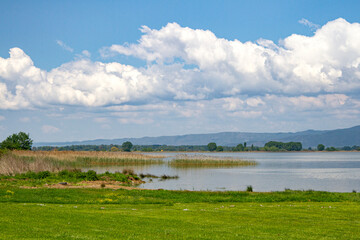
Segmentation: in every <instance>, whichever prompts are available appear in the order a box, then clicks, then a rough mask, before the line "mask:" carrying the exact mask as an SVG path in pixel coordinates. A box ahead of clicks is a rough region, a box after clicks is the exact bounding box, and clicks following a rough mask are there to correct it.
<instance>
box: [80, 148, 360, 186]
mask: <svg viewBox="0 0 360 240" xmlns="http://www.w3.org/2000/svg"><path fill="white" fill-rule="evenodd" d="M161 154H163V155H164V156H166V157H167V158H166V159H165V161H167V160H169V159H171V157H173V156H175V155H176V154H177V153H161ZM186 154H188V155H195V154H203V155H212V156H227V157H228V156H230V157H236V158H242V159H247V160H255V161H257V162H258V165H257V166H251V167H235V168H185V169H184V168H172V167H168V166H167V164H163V165H152V166H131V167H129V166H127V167H126V168H132V169H134V171H135V172H136V173H151V174H154V175H163V174H166V175H178V176H179V179H173V180H166V181H160V180H157V179H153V181H152V182H149V179H145V181H146V182H147V183H145V184H142V185H141V186H140V187H141V188H148V189H159V188H162V189H172V190H180V189H182V190H211V191H228V190H245V189H246V187H247V186H248V185H251V186H253V189H254V191H281V190H284V189H285V188H289V189H294V190H308V189H313V190H322V191H333V192H351V191H353V190H356V191H360V152H332V153H328V152H316V153H262V152H261V153H246V152H244V153H205V154H204V153H186ZM156 155H159V153H156ZM123 168H124V167H114V166H111V167H92V168H91V169H93V170H95V171H97V172H99V173H101V172H105V171H111V172H115V171H122V169H123ZM85 170H87V169H85Z"/></svg>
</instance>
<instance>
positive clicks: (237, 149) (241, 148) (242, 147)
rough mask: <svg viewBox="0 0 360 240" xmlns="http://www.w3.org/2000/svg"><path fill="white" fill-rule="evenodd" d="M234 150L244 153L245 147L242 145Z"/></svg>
mask: <svg viewBox="0 0 360 240" xmlns="http://www.w3.org/2000/svg"><path fill="white" fill-rule="evenodd" d="M233 150H234V151H236V152H241V151H244V146H243V145H242V144H241V143H240V144H238V145H237V146H236V147H235V148H234V149H233Z"/></svg>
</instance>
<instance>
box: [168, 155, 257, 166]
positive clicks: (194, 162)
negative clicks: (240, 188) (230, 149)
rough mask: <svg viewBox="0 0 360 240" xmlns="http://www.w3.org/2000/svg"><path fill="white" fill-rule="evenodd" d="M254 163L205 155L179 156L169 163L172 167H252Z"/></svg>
mask: <svg viewBox="0 0 360 240" xmlns="http://www.w3.org/2000/svg"><path fill="white" fill-rule="evenodd" d="M256 164H257V163H256V162H255V161H250V160H244V159H238V158H232V157H214V156H206V155H185V154H179V155H176V156H175V158H174V159H173V160H171V161H169V165H170V166H172V167H241V166H254V165H256Z"/></svg>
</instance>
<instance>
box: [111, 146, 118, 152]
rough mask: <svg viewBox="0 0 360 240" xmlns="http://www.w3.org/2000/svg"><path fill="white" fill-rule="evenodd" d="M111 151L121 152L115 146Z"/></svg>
mask: <svg viewBox="0 0 360 240" xmlns="http://www.w3.org/2000/svg"><path fill="white" fill-rule="evenodd" d="M110 151H111V152H117V151H119V149H118V148H117V147H115V146H113V147H111V149H110Z"/></svg>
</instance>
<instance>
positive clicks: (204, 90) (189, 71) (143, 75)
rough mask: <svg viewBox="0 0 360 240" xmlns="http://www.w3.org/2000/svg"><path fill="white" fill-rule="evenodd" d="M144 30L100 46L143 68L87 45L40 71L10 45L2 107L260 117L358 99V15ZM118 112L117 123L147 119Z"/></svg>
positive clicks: (1, 78)
mask: <svg viewBox="0 0 360 240" xmlns="http://www.w3.org/2000/svg"><path fill="white" fill-rule="evenodd" d="M305 20H306V19H305ZM305 20H301V22H302V23H303V24H306V25H308V26H310V25H311V24H310V22H309V21H305ZM141 32H142V33H143V35H142V37H141V38H140V39H139V41H138V42H137V43H133V44H131V43H130V44H124V45H112V46H110V47H107V48H104V49H102V53H104V54H105V53H107V54H122V55H128V56H133V57H136V58H139V59H143V60H146V61H147V64H146V65H145V66H143V67H134V66H130V65H125V64H121V63H117V62H110V63H103V62H93V61H91V60H90V59H89V58H88V57H90V53H88V52H86V51H84V52H83V53H82V55H83V56H84V57H81V58H75V60H74V61H72V62H68V63H65V64H63V65H61V66H59V67H57V68H54V69H52V70H50V71H44V70H42V69H39V68H37V67H35V66H34V63H33V62H32V60H31V58H30V57H29V56H28V55H27V54H26V53H24V52H23V51H22V50H21V49H19V48H12V49H10V57H9V58H0V102H1V104H0V109H24V108H37V107H49V106H58V105H62V106H67V105H70V106H73V105H75V106H86V107H95V108H96V107H105V108H106V109H107V110H109V111H114V112H117V111H118V112H120V113H122V111H127V112H132V111H133V110H132V109H138V108H139V107H140V108H141V107H142V108H143V111H148V110H147V109H146V108H150V106H151V105H153V106H156V108H154V109H152V110H149V111H157V112H158V113H164V114H167V113H166V112H169V109H173V111H174V112H176V113H177V114H176V116H178V117H184V118H186V117H191V116H193V115H199V116H200V115H202V114H204V112H206V111H208V112H212V111H213V112H212V113H214V112H216V109H215V108H214V110H211V109H213V108H212V107H211V106H214V105H215V106H217V107H218V108H217V111H218V109H223V110H226V111H228V112H229V113H231V114H233V116H239V117H246V118H255V117H264V116H265V115H266V114H271V113H272V112H277V113H279V112H280V111H282V112H284V111H291V109H294V108H297V109H303V110H304V111H305V110H309V109H310V110H311V109H319V108H332V109H339V108H342V107H344V106H346V107H347V108H349V109H351V108H354V106H355V105H356V101H357V104H359V101H358V98H359V92H360V24H359V23H349V22H347V21H346V20H344V19H341V18H340V19H336V20H334V21H330V22H328V23H327V24H325V25H324V26H322V27H320V28H319V29H317V30H316V32H315V33H314V34H313V36H303V35H298V34H293V35H291V36H289V37H287V38H285V39H282V40H280V42H279V43H274V42H273V41H271V40H266V39H259V40H258V41H256V42H240V41H238V40H227V39H223V38H218V37H217V36H216V35H215V34H214V33H212V32H211V31H209V30H202V29H191V28H188V27H182V26H180V25H179V24H177V23H169V24H167V25H166V26H164V27H163V28H161V29H150V28H148V27H146V26H143V27H142V28H141ZM60 43H62V42H61V41H60ZM60 43H58V44H59V45H61V44H60ZM62 45H64V44H63V43H62ZM65 46H66V45H65ZM149 103H151V104H149ZM163 103H166V104H163ZM210 103H211V104H212V105H211V104H210ZM124 109H125V110H124ZM135 111H137V110H135ZM118 117H119V118H118V121H119V122H121V123H130V122H134V123H139V124H141V123H146V122H149V119H151V116H150V117H142V116H136V115H134V116H125V117H123V116H118ZM99 121H100V120H99Z"/></svg>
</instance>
